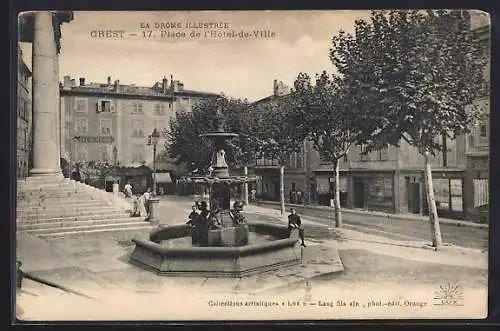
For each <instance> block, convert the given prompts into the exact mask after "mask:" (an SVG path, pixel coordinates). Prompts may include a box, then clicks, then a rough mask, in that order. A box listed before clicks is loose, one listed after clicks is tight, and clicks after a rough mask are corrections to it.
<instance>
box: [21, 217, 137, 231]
mask: <svg viewBox="0 0 500 331" xmlns="http://www.w3.org/2000/svg"><path fill="white" fill-rule="evenodd" d="M143 221H144V219H141V218H138V217H128V215H123V214H122V215H121V217H116V218H103V219H92V220H76V221H64V222H43V223H36V224H18V225H17V230H20V231H30V230H58V231H60V230H61V228H65V229H66V228H78V227H89V226H90V227H94V226H99V225H103V226H104V225H117V224H128V223H134V224H137V223H138V222H143Z"/></svg>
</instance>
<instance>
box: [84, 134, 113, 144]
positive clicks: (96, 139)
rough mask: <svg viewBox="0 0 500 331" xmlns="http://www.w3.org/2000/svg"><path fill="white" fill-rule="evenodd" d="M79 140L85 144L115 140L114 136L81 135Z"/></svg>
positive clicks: (105, 142) (107, 142)
mask: <svg viewBox="0 0 500 331" xmlns="http://www.w3.org/2000/svg"><path fill="white" fill-rule="evenodd" d="M76 141H77V142H79V143H83V144H111V143H113V142H114V141H115V137H113V136H80V137H79V139H76Z"/></svg>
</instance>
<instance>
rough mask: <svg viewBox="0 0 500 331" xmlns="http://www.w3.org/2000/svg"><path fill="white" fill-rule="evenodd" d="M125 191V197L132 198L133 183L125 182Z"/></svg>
mask: <svg viewBox="0 0 500 331" xmlns="http://www.w3.org/2000/svg"><path fill="white" fill-rule="evenodd" d="M123 193H125V197H127V198H132V196H133V193H132V185H130V182H127V184H125V187H124V188H123Z"/></svg>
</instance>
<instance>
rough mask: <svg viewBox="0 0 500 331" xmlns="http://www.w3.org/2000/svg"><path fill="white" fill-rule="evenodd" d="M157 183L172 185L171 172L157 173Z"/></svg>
mask: <svg viewBox="0 0 500 331" xmlns="http://www.w3.org/2000/svg"><path fill="white" fill-rule="evenodd" d="M156 183H157V184H170V183H172V178H171V177H170V173H169V172H165V173H157V174H156Z"/></svg>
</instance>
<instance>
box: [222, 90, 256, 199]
mask: <svg viewBox="0 0 500 331" xmlns="http://www.w3.org/2000/svg"><path fill="white" fill-rule="evenodd" d="M227 115H228V124H229V130H230V131H231V132H234V133H238V135H239V136H238V138H237V139H235V140H234V143H233V144H231V145H230V146H231V149H232V150H233V152H234V153H235V154H234V156H235V162H236V163H237V164H239V165H241V166H243V170H244V175H245V176H246V175H248V166H249V165H252V164H255V160H256V156H257V150H258V149H259V146H260V137H259V126H258V121H257V119H256V117H255V116H254V113H253V112H252V111H251V106H250V104H249V103H248V101H247V100H246V99H245V100H243V101H241V100H239V99H238V100H236V99H231V100H229V102H228V105H227ZM230 143H231V142H230ZM243 193H244V202H245V204H246V205H248V183H244V187H243Z"/></svg>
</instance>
